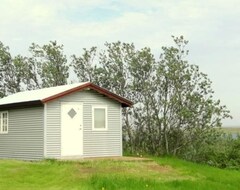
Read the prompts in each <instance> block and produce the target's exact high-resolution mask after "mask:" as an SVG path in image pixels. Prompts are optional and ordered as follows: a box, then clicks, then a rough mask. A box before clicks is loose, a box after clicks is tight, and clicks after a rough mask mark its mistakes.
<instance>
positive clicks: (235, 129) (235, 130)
mask: <svg viewBox="0 0 240 190" xmlns="http://www.w3.org/2000/svg"><path fill="white" fill-rule="evenodd" d="M222 130H223V131H224V132H225V133H240V127H222Z"/></svg>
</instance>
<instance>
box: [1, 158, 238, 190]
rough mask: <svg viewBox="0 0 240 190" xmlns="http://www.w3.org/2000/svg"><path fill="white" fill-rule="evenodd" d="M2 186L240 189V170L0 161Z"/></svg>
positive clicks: (158, 163)
mask: <svg viewBox="0 0 240 190" xmlns="http://www.w3.org/2000/svg"><path fill="white" fill-rule="evenodd" d="M0 189H4V190H9V189H14V190H15V189H16V190H18V189H19V190H20V189H25V190H28V189H36V190H37V189H51V190H57V189H74V190H75V189H76V190H77V189H83V190H84V189H89V190H90V189H100V190H107V189H110V190H114V189H126V190H127V189H136V190H139V189H184V190H185V189H191V190H193V189H204V190H205V189H228V190H231V189H240V171H230V170H222V169H217V168H212V167H209V166H205V165H199V164H194V163H190V162H186V161H182V160H179V159H174V158H153V161H149V160H146V161H116V160H94V161H79V162H60V161H42V162H22V161H6V160H0Z"/></svg>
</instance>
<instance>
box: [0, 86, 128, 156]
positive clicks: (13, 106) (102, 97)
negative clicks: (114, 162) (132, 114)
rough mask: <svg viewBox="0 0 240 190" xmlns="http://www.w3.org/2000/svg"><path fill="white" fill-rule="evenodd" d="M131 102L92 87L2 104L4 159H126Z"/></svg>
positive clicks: (22, 96) (0, 149)
mask: <svg viewBox="0 0 240 190" xmlns="http://www.w3.org/2000/svg"><path fill="white" fill-rule="evenodd" d="M131 105H132V102H131V101H130V100H128V99H126V98H123V97H121V96H119V95H117V94H114V93H112V92H110V91H108V90H106V89H105V88H101V87H99V86H97V85H95V84H93V83H91V82H84V83H77V84H70V85H63V86H57V87H50V88H44V89H39V90H32V91H24V92H19V93H16V94H12V95H9V96H7V97H5V98H2V99H0V158H4V159H22V160H40V159H44V158H54V159H67V158H86V157H106V156H122V111H121V110H122V107H129V106H131Z"/></svg>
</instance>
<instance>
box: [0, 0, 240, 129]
mask: <svg viewBox="0 0 240 190" xmlns="http://www.w3.org/2000/svg"><path fill="white" fill-rule="evenodd" d="M171 35H175V36H180V35H183V36H184V37H185V39H187V40H189V46H188V48H189V50H190V55H189V61H190V63H192V64H197V65H199V66H200V70H201V71H203V72H205V73H206V74H208V75H209V78H210V79H211V80H212V81H213V89H214V90H215V98H217V99H220V100H221V101H222V103H223V104H226V105H227V107H228V108H229V109H230V111H231V114H232V115H233V117H234V119H233V120H225V121H224V125H225V126H237V125H238V126H240V1H239V0H206V1H205V0H201V1H196V0H175V1H171V0H168V1H162V0H148V1H139V0H119V1H116V0H115V1H110V0H58V1H56V0H54V1H53V0H0V41H2V42H3V43H4V45H7V46H9V47H10V52H11V53H12V54H14V55H16V54H22V55H27V53H28V47H29V46H30V44H31V43H32V42H35V43H38V44H46V43H48V42H49V41H50V40H57V42H58V43H60V44H64V46H65V52H66V53H67V54H68V55H71V54H80V53H81V52H82V48H89V47H91V46H93V45H96V46H99V47H102V46H103V44H104V42H106V41H108V42H114V41H117V40H120V41H124V42H133V43H134V44H135V45H136V46H137V47H138V48H141V47H145V46H148V47H151V49H152V51H153V52H154V53H155V54H156V55H158V54H159V52H160V51H161V47H162V46H167V45H172V39H171Z"/></svg>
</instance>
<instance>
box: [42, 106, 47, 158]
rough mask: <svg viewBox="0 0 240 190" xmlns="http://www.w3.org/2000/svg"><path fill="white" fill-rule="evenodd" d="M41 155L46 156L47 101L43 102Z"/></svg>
mask: <svg viewBox="0 0 240 190" xmlns="http://www.w3.org/2000/svg"><path fill="white" fill-rule="evenodd" d="M43 133H44V135H43V156H44V158H46V157H47V103H45V104H44V114H43Z"/></svg>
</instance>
